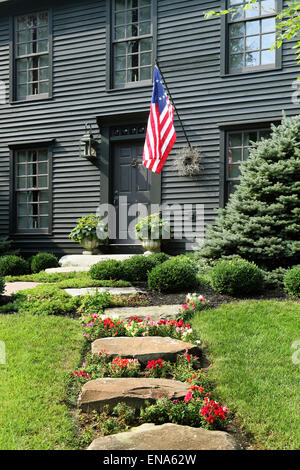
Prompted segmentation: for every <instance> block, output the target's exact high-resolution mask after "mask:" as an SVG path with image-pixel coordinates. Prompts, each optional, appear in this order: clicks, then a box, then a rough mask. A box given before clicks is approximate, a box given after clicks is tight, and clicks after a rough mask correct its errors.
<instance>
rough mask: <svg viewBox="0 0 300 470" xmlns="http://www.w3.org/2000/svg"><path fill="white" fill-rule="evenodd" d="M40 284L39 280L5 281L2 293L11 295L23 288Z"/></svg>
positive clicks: (30, 287) (31, 287)
mask: <svg viewBox="0 0 300 470" xmlns="http://www.w3.org/2000/svg"><path fill="white" fill-rule="evenodd" d="M38 285H40V282H7V283H6V284H5V291H4V295H12V294H16V293H17V292H19V291H21V290H25V289H33V288H34V287H36V286H38Z"/></svg>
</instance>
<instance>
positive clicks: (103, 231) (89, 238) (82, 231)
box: [69, 214, 108, 255]
mask: <svg viewBox="0 0 300 470" xmlns="http://www.w3.org/2000/svg"><path fill="white" fill-rule="evenodd" d="M107 234H108V228H107V225H105V224H104V223H103V222H102V217H100V216H96V215H94V214H89V215H86V216H85V217H82V218H81V219H79V220H78V224H77V225H76V227H74V229H73V230H72V232H71V233H70V235H69V238H71V240H73V241H76V242H79V243H80V245H81V246H82V247H83V248H84V249H85V250H84V251H83V254H84V255H87V254H88V255H93V254H97V253H99V246H100V245H102V246H105V245H108V236H107Z"/></svg>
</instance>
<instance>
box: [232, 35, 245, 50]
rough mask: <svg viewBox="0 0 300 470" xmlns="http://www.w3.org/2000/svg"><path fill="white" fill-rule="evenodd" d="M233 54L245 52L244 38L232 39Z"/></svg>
mask: <svg viewBox="0 0 300 470" xmlns="http://www.w3.org/2000/svg"><path fill="white" fill-rule="evenodd" d="M230 50H231V52H235V53H236V52H244V38H242V39H231V41H230Z"/></svg>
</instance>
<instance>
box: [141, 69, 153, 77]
mask: <svg viewBox="0 0 300 470" xmlns="http://www.w3.org/2000/svg"><path fill="white" fill-rule="evenodd" d="M151 73H152V68H151V67H145V68H142V69H141V80H151Z"/></svg>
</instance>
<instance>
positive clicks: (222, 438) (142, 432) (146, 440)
mask: <svg viewBox="0 0 300 470" xmlns="http://www.w3.org/2000/svg"><path fill="white" fill-rule="evenodd" d="M88 450H176V451H180V450H240V446H239V445H238V444H237V443H236V442H235V440H234V439H233V438H232V437H231V436H230V434H228V433H227V432H223V431H208V430H207V429H203V428H191V427H189V426H180V425H178V424H171V423H167V424H162V425H160V426H155V425H154V424H151V423H150V424H143V425H142V426H139V427H137V428H133V429H132V430H131V431H128V432H121V433H119V434H113V435H111V436H105V437H100V438H98V439H95V440H94V441H93V442H92V444H91V445H90V446H89V448H88Z"/></svg>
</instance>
